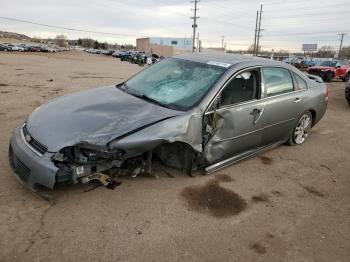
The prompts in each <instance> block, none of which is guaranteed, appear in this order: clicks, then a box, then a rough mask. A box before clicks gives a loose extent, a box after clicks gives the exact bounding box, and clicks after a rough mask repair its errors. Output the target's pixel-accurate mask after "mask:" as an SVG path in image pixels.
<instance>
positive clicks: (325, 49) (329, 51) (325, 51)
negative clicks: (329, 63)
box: [314, 45, 335, 58]
mask: <svg viewBox="0 0 350 262" xmlns="http://www.w3.org/2000/svg"><path fill="white" fill-rule="evenodd" d="M334 55H335V51H334V48H333V46H330V45H324V46H321V47H320V48H319V49H318V51H317V52H316V53H315V55H314V56H315V57H326V58H331V57H334Z"/></svg>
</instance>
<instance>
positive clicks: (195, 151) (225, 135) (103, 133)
mask: <svg viewBox="0 0 350 262" xmlns="http://www.w3.org/2000/svg"><path fill="white" fill-rule="evenodd" d="M327 101H328V92H327V87H326V85H325V84H324V83H323V81H322V79H320V78H319V77H317V76H306V75H305V74H303V73H302V72H300V71H299V70H298V69H296V68H295V67H293V66H290V65H288V64H286V63H283V62H276V61H272V60H268V59H260V58H254V57H247V56H239V55H225V54H222V55H221V54H220V55H219V54H211V55H208V54H183V55H180V56H177V57H174V58H169V59H165V60H163V61H160V62H158V63H156V64H154V65H152V66H150V67H148V68H147V69H146V70H143V71H141V72H140V73H138V74H136V75H135V76H134V77H132V78H131V79H129V80H127V81H126V82H123V83H120V84H118V85H116V86H115V85H113V86H108V87H102V88H101V87H100V88H95V89H89V90H86V91H83V92H77V93H74V94H71V95H66V96H63V97H61V98H56V99H55V100H53V101H51V102H49V103H47V104H45V105H42V106H40V107H39V108H37V109H36V110H34V111H33V112H32V114H30V116H29V117H28V118H27V119H26V121H25V122H24V123H21V124H20V125H19V126H18V127H17V128H16V130H15V132H14V134H13V136H12V138H11V141H10V146H9V161H10V164H11V166H12V168H13V170H14V171H15V173H16V174H17V176H18V177H19V178H20V179H21V180H22V181H23V182H24V183H26V184H27V185H28V186H29V187H30V188H31V189H32V190H35V188H36V186H37V185H42V186H46V187H48V188H51V189H53V188H54V187H55V185H57V184H62V183H63V184H66V183H67V184H71V183H73V184H75V183H88V182H89V181H91V180H99V181H100V182H101V183H103V184H104V185H106V186H110V185H111V184H112V183H113V179H112V173H113V174H115V175H116V176H119V175H120V176H122V175H123V176H124V175H130V176H133V177H135V176H137V175H138V174H140V173H142V172H147V173H151V172H152V158H153V157H155V156H156V157H157V159H160V160H161V161H162V162H163V163H164V164H165V165H168V166H170V167H173V168H179V169H182V170H183V171H184V173H186V174H188V175H191V174H192V171H193V170H202V171H203V172H205V173H211V172H214V171H216V170H218V169H220V168H223V167H226V166H228V165H230V164H233V163H236V162H237V161H239V160H242V159H245V158H248V157H251V156H254V155H257V154H259V153H262V152H264V151H266V150H269V149H271V148H272V147H274V146H277V145H279V144H282V143H285V142H287V143H288V144H290V145H300V144H303V143H304V142H305V141H306V140H307V138H308V136H309V134H310V129H311V128H312V127H313V126H315V125H316V124H317V123H318V122H319V121H320V120H321V118H322V117H323V115H324V113H325V111H326V108H327ZM301 150H302V149H301ZM111 170H113V172H110V171H111Z"/></svg>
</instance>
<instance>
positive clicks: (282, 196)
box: [0, 51, 350, 262]
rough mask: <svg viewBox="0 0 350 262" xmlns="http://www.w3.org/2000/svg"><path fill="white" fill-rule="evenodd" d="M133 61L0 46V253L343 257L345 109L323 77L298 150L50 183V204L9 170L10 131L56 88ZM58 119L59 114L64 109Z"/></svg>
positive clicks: (347, 214)
mask: <svg viewBox="0 0 350 262" xmlns="http://www.w3.org/2000/svg"><path fill="white" fill-rule="evenodd" d="M138 70H139V67H137V66H136V65H131V64H129V63H121V62H119V60H117V59H112V58H111V57H103V56H96V55H90V54H85V53H83V52H78V51H77V52H68V53H57V54H29V53H28V54H15V53H0V123H1V125H0V130H1V135H0V234H1V236H0V261H300V262H306V261H332V262H336V261H337V262H340V261H344V262H347V261H350V190H349V188H350V157H349V152H350V133H349V130H350V109H349V107H348V106H347V104H346V102H345V100H344V95H343V94H344V83H342V82H335V83H332V84H330V85H329V88H330V103H329V108H328V112H327V114H326V116H325V117H324V119H323V120H322V121H321V122H320V123H319V124H318V125H317V126H316V127H315V128H314V129H313V130H312V134H311V136H310V137H309V140H308V142H307V143H306V144H304V145H303V146H297V147H288V146H280V147H278V148H276V149H274V150H272V151H269V152H267V153H266V154H264V155H263V156H261V157H255V158H252V159H250V160H247V161H242V162H240V163H238V164H236V165H234V166H232V167H229V168H226V169H224V170H222V171H220V172H218V173H217V174H213V175H210V176H200V175H198V176H197V177H195V178H189V177H186V176H184V175H182V174H181V173H179V172H177V171H169V170H168V171H167V172H165V169H158V171H157V173H158V175H159V179H156V178H150V177H137V178H136V179H123V180H122V184H121V185H120V186H119V187H117V188H116V189H115V190H113V191H112V190H108V189H105V188H103V187H99V188H97V189H95V190H93V191H90V192H84V189H86V186H81V185H78V186H71V187H67V188H60V189H58V190H57V191H55V192H54V198H55V203H54V204H52V205H51V204H49V203H48V202H45V201H43V200H42V199H39V198H37V197H36V196H35V195H33V194H32V193H30V192H29V191H28V190H27V189H26V188H25V187H24V186H22V185H21V184H20V183H19V182H18V181H17V180H16V178H15V177H14V175H13V173H12V171H11V169H10V167H9V164H8V160H7V148H8V143H9V140H10V136H11V133H12V131H13V130H14V128H15V127H16V126H17V125H19V124H20V123H21V122H22V121H23V120H24V119H25V118H26V116H27V115H28V114H29V113H30V112H31V111H32V110H33V109H34V108H36V107H37V106H39V105H40V104H42V103H44V102H46V101H48V100H50V99H52V98H54V97H57V96H60V95H63V94H67V93H71V92H76V91H79V90H82V89H87V88H91V87H95V86H102V85H108V84H114V83H117V82H121V80H123V79H125V78H127V77H129V76H131V75H132V74H133V73H135V72H137V71H138ZM67 117H69V116H67Z"/></svg>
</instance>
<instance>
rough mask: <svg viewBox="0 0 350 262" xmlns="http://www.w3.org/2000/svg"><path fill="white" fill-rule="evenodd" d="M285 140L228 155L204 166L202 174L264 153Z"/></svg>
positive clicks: (208, 173)
mask: <svg viewBox="0 0 350 262" xmlns="http://www.w3.org/2000/svg"><path fill="white" fill-rule="evenodd" d="M285 142H286V140H281V141H278V142H276V143H273V144H270V145H267V146H264V147H259V148H257V149H251V150H248V151H245V152H243V153H241V154H238V155H235V156H233V157H230V158H227V159H225V160H222V161H220V162H218V163H215V164H212V165H210V166H207V167H206V168H204V174H205V175H210V174H212V173H214V172H216V171H218V170H220V169H222V168H225V167H228V166H230V165H233V164H235V163H237V162H239V161H241V160H244V159H248V158H251V157H254V156H257V155H259V154H261V153H264V152H266V151H268V150H270V149H272V148H275V147H277V146H279V145H281V144H283V143H285Z"/></svg>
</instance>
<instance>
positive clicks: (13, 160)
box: [9, 145, 30, 182]
mask: <svg viewBox="0 0 350 262" xmlns="http://www.w3.org/2000/svg"><path fill="white" fill-rule="evenodd" d="M9 158H10V164H11V166H12V167H13V168H14V170H15V172H16V174H17V175H18V176H19V178H20V179H21V180H22V181H23V182H28V179H29V176H30V168H29V167H27V166H26V165H25V164H24V163H23V162H22V161H21V160H20V159H19V158H18V157H17V156H16V155H15V154H14V153H13V150H12V147H11V145H10V149H9Z"/></svg>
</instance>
